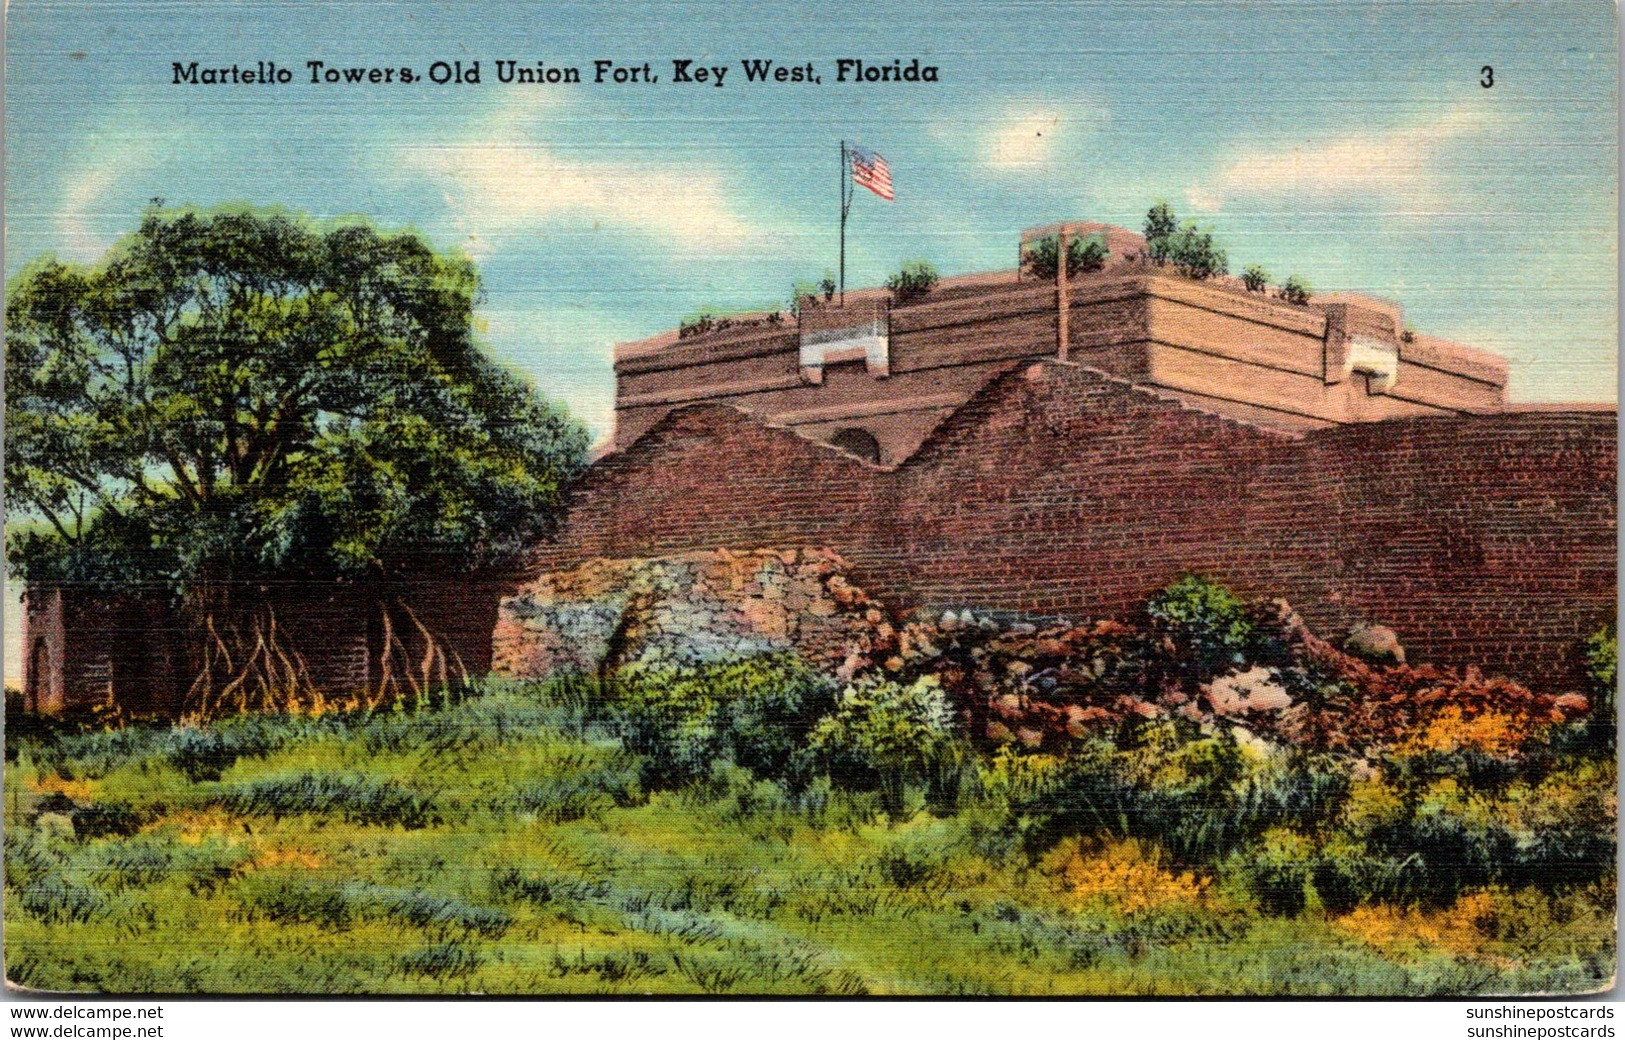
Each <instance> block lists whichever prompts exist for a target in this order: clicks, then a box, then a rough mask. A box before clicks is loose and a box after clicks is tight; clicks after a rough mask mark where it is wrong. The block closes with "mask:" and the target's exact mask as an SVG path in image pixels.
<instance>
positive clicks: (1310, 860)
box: [1233, 828, 1318, 917]
mask: <svg viewBox="0 0 1625 1040" xmlns="http://www.w3.org/2000/svg"><path fill="white" fill-rule="evenodd" d="M1317 862H1318V860H1317V857H1316V855H1315V849H1314V845H1313V844H1312V843H1311V842H1309V841H1308V840H1307V839H1306V838H1304V837H1303V836H1302V835H1299V834H1296V833H1294V832H1292V831H1290V830H1286V829H1283V828H1276V829H1273V830H1270V831H1267V832H1265V833H1264V834H1263V835H1262V836H1261V837H1260V838H1259V840H1258V841H1256V842H1254V843H1252V844H1251V845H1250V846H1248V847H1247V848H1246V849H1245V850H1243V851H1241V852H1239V853H1237V854H1236V856H1235V861H1234V864H1233V869H1234V870H1235V872H1236V873H1237V874H1239V875H1240V877H1241V879H1242V881H1243V882H1244V883H1245V884H1246V886H1247V890H1248V891H1249V892H1251V893H1252V895H1253V898H1255V899H1257V900H1258V905H1259V908H1260V909H1262V910H1263V911H1264V912H1265V913H1266V914H1271V915H1273V916H1276V917H1296V916H1297V915H1298V914H1300V913H1302V912H1303V908H1304V906H1305V904H1306V903H1307V902H1308V886H1309V882H1310V878H1311V877H1312V876H1313V875H1314V871H1315V867H1316V865H1317Z"/></svg>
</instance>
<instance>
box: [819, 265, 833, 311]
mask: <svg viewBox="0 0 1625 1040" xmlns="http://www.w3.org/2000/svg"><path fill="white" fill-rule="evenodd" d="M818 288H820V289H822V290H823V292H824V302H825V303H828V302H829V301H831V300H833V299H835V276H834V275H832V274H830V273H829V272H828V271H825V272H824V277H823V279H822V280H821V281H820V282H819V283H818Z"/></svg>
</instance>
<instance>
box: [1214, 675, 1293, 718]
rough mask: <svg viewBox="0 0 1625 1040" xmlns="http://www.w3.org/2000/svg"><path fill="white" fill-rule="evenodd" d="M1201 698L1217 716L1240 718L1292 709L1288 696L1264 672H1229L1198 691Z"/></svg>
mask: <svg viewBox="0 0 1625 1040" xmlns="http://www.w3.org/2000/svg"><path fill="white" fill-rule="evenodd" d="M1202 694H1203V696H1204V697H1205V698H1206V699H1207V702H1208V704H1209V705H1210V706H1211V707H1212V708H1213V710H1214V712H1215V713H1217V714H1219V715H1243V714H1246V713H1247V712H1253V711H1284V710H1285V709H1287V708H1290V707H1292V696H1291V694H1289V693H1287V691H1286V688H1285V687H1284V686H1282V685H1281V683H1280V680H1279V679H1278V678H1277V677H1276V676H1275V673H1273V672H1271V671H1270V670H1269V669H1268V668H1262V667H1259V668H1251V669H1248V670H1247V671H1245V672H1231V673H1229V674H1228V675H1221V676H1220V677H1219V678H1217V679H1215V680H1213V681H1212V682H1211V683H1208V684H1207V685H1206V686H1204V687H1202Z"/></svg>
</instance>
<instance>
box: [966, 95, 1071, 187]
mask: <svg viewBox="0 0 1625 1040" xmlns="http://www.w3.org/2000/svg"><path fill="white" fill-rule="evenodd" d="M1063 128H1066V129H1070V127H1066V124H1065V122H1064V120H1063V117H1062V115H1061V113H1060V112H1059V111H1056V110H1048V111H1026V112H1020V111H1018V112H1009V113H1006V114H1005V116H1004V117H1003V118H1000V119H998V120H996V121H995V122H994V123H993V125H992V126H991V128H990V133H989V134H988V139H987V150H986V154H985V156H984V158H985V161H986V162H987V165H989V166H991V167H993V168H994V169H995V170H1001V171H1004V172H1007V173H1018V172H1031V171H1036V170H1038V169H1041V168H1042V167H1044V166H1045V165H1046V164H1048V162H1049V161H1050V159H1051V157H1052V156H1054V154H1055V146H1056V144H1057V143H1058V142H1059V141H1060V140H1061V139H1062V134H1063V132H1064V130H1063Z"/></svg>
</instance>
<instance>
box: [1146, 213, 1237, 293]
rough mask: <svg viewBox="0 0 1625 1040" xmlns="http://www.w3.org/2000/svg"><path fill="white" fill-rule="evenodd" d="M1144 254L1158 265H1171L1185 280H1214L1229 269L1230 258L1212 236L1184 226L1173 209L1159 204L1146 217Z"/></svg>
mask: <svg viewBox="0 0 1625 1040" xmlns="http://www.w3.org/2000/svg"><path fill="white" fill-rule="evenodd" d="M1145 251H1146V255H1147V256H1149V257H1150V258H1151V259H1152V260H1153V261H1154V262H1155V263H1157V264H1159V265H1166V264H1172V265H1173V267H1174V269H1175V270H1177V271H1178V272H1179V273H1180V274H1182V275H1184V276H1185V277H1186V278H1197V279H1202V278H1211V277H1213V276H1214V275H1216V274H1224V273H1225V272H1226V271H1228V270H1229V269H1230V258H1229V257H1228V256H1227V255H1226V254H1225V251H1224V249H1223V248H1221V247H1220V246H1219V245H1218V244H1217V243H1216V242H1214V240H1213V233H1212V232H1210V231H1205V230H1203V229H1201V228H1199V227H1197V226H1196V222H1195V221H1193V220H1187V221H1185V222H1184V223H1183V224H1181V223H1180V222H1179V218H1178V217H1176V216H1174V210H1173V207H1172V206H1170V205H1168V203H1166V202H1162V201H1158V202H1157V204H1156V205H1154V206H1152V207H1151V209H1150V211H1149V212H1147V213H1146V215H1145Z"/></svg>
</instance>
